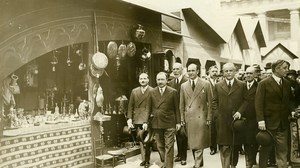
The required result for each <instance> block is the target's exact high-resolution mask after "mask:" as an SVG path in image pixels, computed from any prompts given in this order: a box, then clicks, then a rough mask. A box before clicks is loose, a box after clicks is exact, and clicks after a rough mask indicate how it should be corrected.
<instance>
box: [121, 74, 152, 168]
mask: <svg viewBox="0 0 300 168" xmlns="http://www.w3.org/2000/svg"><path fill="white" fill-rule="evenodd" d="M139 83H140V85H141V86H139V87H137V88H134V89H133V90H132V91H131V94H130V99H129V103H128V112H127V118H128V120H127V125H128V128H136V129H137V131H140V130H147V129H148V124H147V123H148V117H149V116H148V114H147V111H146V107H147V102H148V96H149V93H150V90H151V89H153V88H152V87H151V86H149V85H148V83H149V76H148V74H146V73H141V74H140V75H139ZM139 143H140V148H141V156H142V160H143V161H142V163H141V164H140V166H144V167H145V168H147V167H149V166H150V162H149V161H150V152H151V151H150V147H151V145H150V144H149V143H146V144H145V146H144V144H143V143H142V142H139Z"/></svg>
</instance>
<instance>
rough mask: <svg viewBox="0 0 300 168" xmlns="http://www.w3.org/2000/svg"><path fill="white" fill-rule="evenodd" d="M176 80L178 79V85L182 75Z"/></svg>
mask: <svg viewBox="0 0 300 168" xmlns="http://www.w3.org/2000/svg"><path fill="white" fill-rule="evenodd" d="M177 79H178V83H180V81H181V79H182V75H180V76H179V77H178V78H177Z"/></svg>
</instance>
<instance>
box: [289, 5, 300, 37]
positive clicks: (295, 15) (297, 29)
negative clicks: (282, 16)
mask: <svg viewBox="0 0 300 168" xmlns="http://www.w3.org/2000/svg"><path fill="white" fill-rule="evenodd" d="M289 10H290V21H291V40H299V37H300V36H299V33H300V21H299V9H298V8H297V9H289Z"/></svg>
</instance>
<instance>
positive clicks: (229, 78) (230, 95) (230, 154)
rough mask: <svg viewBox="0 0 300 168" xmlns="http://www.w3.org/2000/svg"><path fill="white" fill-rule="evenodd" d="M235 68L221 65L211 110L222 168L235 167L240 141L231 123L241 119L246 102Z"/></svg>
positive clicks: (244, 87)
mask: <svg viewBox="0 0 300 168" xmlns="http://www.w3.org/2000/svg"><path fill="white" fill-rule="evenodd" d="M235 73H236V68H235V66H234V64H233V63H226V64H224V65H223V76H224V80H222V81H220V82H219V83H217V84H216V85H215V88H214V96H213V110H214V113H216V114H217V143H218V145H219V150H220V156H221V163H222V168H229V167H230V166H231V167H232V168H234V167H236V165H237V162H238V157H239V154H238V152H239V151H238V150H239V146H240V145H242V143H243V142H242V141H241V140H240V139H238V138H236V137H240V136H239V134H237V133H234V132H233V129H232V121H233V120H238V119H241V118H242V116H243V115H244V112H245V109H246V105H247V102H246V101H245V93H246V89H247V88H246V84H245V83H244V82H242V81H240V80H237V79H236V78H234V76H235Z"/></svg>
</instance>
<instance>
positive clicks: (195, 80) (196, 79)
mask: <svg viewBox="0 0 300 168" xmlns="http://www.w3.org/2000/svg"><path fill="white" fill-rule="evenodd" d="M190 81H191V84H192V82H193V81H194V82H195V85H196V84H197V81H198V77H196V78H195V79H194V80H193V79H190Z"/></svg>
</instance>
